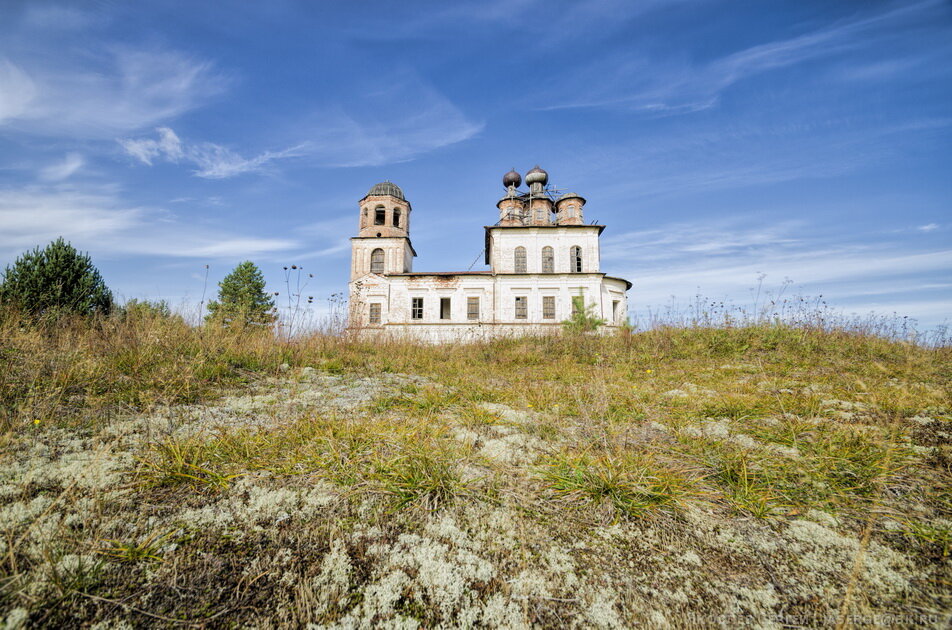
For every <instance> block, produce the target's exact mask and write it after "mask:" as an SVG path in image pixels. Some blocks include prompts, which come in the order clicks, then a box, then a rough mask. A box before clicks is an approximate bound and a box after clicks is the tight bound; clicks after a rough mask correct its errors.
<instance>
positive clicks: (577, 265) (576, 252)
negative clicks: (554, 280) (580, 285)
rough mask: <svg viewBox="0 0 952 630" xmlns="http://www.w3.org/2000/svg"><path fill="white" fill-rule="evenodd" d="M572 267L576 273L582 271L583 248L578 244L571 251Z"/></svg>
mask: <svg viewBox="0 0 952 630" xmlns="http://www.w3.org/2000/svg"><path fill="white" fill-rule="evenodd" d="M569 254H570V261H569V262H570V264H571V265H572V267H571V269H572V271H574V272H575V273H582V248H581V247H579V246H578V245H575V246H573V247H572V249H571V250H570V252H569Z"/></svg>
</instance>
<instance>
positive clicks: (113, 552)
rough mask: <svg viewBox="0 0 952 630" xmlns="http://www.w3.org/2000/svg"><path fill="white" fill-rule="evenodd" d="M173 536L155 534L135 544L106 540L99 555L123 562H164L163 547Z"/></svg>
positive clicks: (169, 534) (168, 533)
mask: <svg viewBox="0 0 952 630" xmlns="http://www.w3.org/2000/svg"><path fill="white" fill-rule="evenodd" d="M171 535H172V532H167V533H165V534H159V533H158V532H155V533H153V534H151V535H149V536H146V537H145V538H142V539H141V540H138V541H134V542H123V541H120V540H105V541H103V542H105V543H106V544H107V546H106V547H103V548H102V549H100V550H99V553H100V554H102V555H104V556H108V557H110V558H115V559H117V560H120V561H123V562H130V563H139V562H163V559H162V556H161V555H160V554H161V550H162V545H163V544H164V543H165V541H166V540H167V539H168V538H169V536H171Z"/></svg>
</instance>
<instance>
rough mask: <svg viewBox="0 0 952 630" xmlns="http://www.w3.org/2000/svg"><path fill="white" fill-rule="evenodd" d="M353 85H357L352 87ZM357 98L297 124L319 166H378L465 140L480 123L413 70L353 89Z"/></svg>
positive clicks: (323, 109)
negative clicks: (412, 71) (385, 80)
mask: <svg viewBox="0 0 952 630" xmlns="http://www.w3.org/2000/svg"><path fill="white" fill-rule="evenodd" d="M355 89H357V88H355ZM357 91H358V92H360V94H361V96H362V97H361V99H358V100H354V101H351V102H348V104H347V105H346V106H344V105H334V106H328V107H325V108H322V109H320V110H318V111H317V112H315V113H314V114H313V115H312V116H311V119H310V121H309V122H307V123H305V124H304V125H302V126H301V128H300V133H301V137H304V138H306V139H307V140H306V145H305V150H306V151H307V152H308V153H309V154H310V155H311V156H312V157H313V158H314V159H315V160H316V161H317V162H318V163H319V164H322V165H325V166H339V167H350V166H380V165H382V164H394V163H398V162H407V161H409V160H412V159H414V158H415V157H417V156H418V155H421V154H423V153H427V152H430V151H434V150H436V149H439V148H441V147H445V146H448V145H451V144H456V143H458V142H463V141H464V140H468V139H470V138H472V137H473V136H475V135H476V134H478V133H479V132H480V131H482V129H483V127H484V126H485V125H484V123H482V122H477V121H474V120H471V119H470V118H468V117H467V116H466V115H465V114H464V113H463V112H462V111H461V110H460V109H459V108H458V107H456V106H455V105H454V104H453V103H452V102H451V101H450V100H449V99H448V98H446V96H444V95H443V94H441V93H440V92H439V91H437V90H436V89H434V88H433V87H432V86H431V85H429V84H428V83H427V82H425V81H423V80H421V79H420V78H419V77H417V76H416V75H414V74H413V73H409V72H405V73H397V75H396V76H393V77H390V78H389V79H388V81H387V83H386V85H383V86H380V85H376V86H366V89H357Z"/></svg>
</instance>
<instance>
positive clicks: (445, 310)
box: [440, 298, 453, 319]
mask: <svg viewBox="0 0 952 630" xmlns="http://www.w3.org/2000/svg"><path fill="white" fill-rule="evenodd" d="M452 312H453V311H452V309H451V308H450V298H440V319H451V318H452Z"/></svg>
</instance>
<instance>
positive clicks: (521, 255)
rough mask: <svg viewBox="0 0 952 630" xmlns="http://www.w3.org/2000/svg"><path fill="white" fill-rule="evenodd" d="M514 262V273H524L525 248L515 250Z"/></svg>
mask: <svg viewBox="0 0 952 630" xmlns="http://www.w3.org/2000/svg"><path fill="white" fill-rule="evenodd" d="M514 262H515V267H516V273H525V272H526V248H525V247H517V248H516V252H515V260H514Z"/></svg>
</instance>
